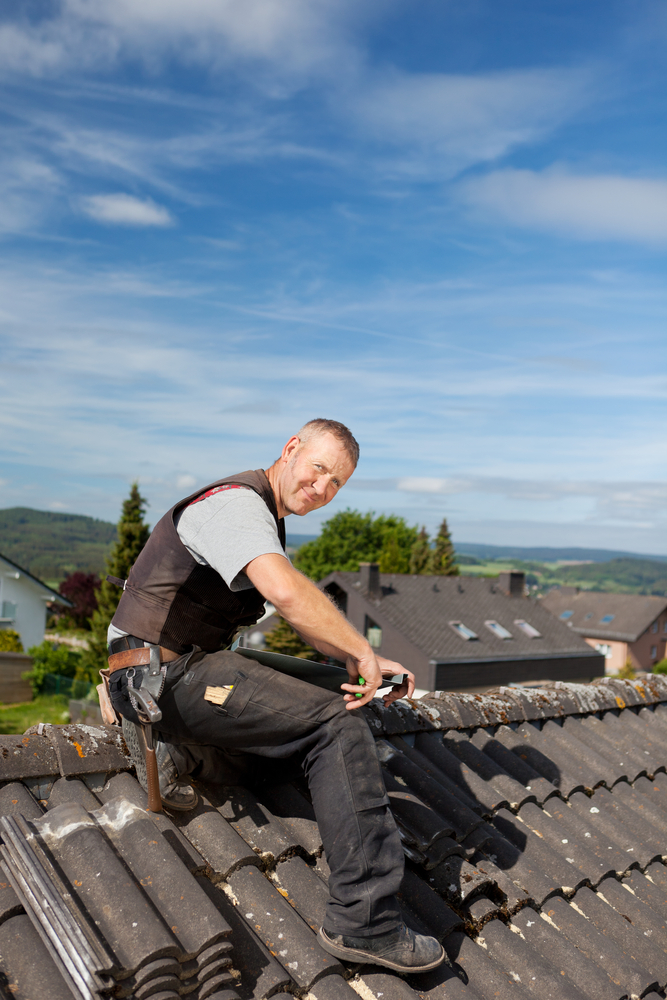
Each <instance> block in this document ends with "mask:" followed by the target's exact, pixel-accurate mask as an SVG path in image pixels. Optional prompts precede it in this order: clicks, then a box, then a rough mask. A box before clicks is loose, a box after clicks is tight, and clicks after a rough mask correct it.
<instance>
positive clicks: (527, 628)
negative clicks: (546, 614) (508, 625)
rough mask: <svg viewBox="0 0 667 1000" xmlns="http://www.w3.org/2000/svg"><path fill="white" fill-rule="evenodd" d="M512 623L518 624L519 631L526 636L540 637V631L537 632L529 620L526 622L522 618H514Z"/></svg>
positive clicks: (531, 637) (530, 637)
mask: <svg viewBox="0 0 667 1000" xmlns="http://www.w3.org/2000/svg"><path fill="white" fill-rule="evenodd" d="M514 624H515V625H518V626H519V628H520V629H521V631H522V632H523V633H524V634H525V635H527V636H528V638H529V639H541V638H542V633H541V632H538V631H537V629H536V628H535V626H534V625H531V624H530V622H526V621H524V620H523V618H515V619H514Z"/></svg>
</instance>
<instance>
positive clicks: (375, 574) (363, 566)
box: [359, 562, 382, 600]
mask: <svg viewBox="0 0 667 1000" xmlns="http://www.w3.org/2000/svg"><path fill="white" fill-rule="evenodd" d="M359 582H360V583H361V589H362V590H363V591H366V593H367V594H368V596H369V597H371V598H373V600H377V599H378V598H380V597H382V590H381V587H380V566H379V564H378V563H363V562H362V563H359Z"/></svg>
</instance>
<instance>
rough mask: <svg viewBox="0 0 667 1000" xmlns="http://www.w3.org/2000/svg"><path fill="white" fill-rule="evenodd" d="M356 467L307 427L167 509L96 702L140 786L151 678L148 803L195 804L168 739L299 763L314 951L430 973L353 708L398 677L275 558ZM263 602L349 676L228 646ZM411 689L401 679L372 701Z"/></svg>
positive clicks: (132, 583)
mask: <svg viewBox="0 0 667 1000" xmlns="http://www.w3.org/2000/svg"><path fill="white" fill-rule="evenodd" d="M358 457H359V446H358V445H357V442H356V441H355V439H354V437H353V436H352V434H351V433H350V431H349V430H348V429H347V427H345V426H343V425H342V424H340V423H338V422H337V421H333V420H311V421H309V422H308V423H307V424H306V425H305V426H304V427H302V428H301V430H300V431H299V433H298V434H295V435H294V436H293V437H291V438H290V439H289V441H288V442H287V444H286V445H285V447H284V448H283V450H282V453H281V455H280V458H279V459H277V461H276V462H274V464H273V465H272V466H271V467H270V468H269V469H267V470H266V472H264V471H263V470H261V469H258V470H256V471H254V472H243V473H240V474H239V475H235V476H229V477H227V478H225V479H222V480H219V481H218V482H216V483H213V484H211V485H210V486H208V487H206V488H205V489H204V490H199V491H198V492H197V493H195V494H193V495H192V496H190V497H187V498H186V499H185V500H182V501H180V502H179V503H177V504H176V505H175V506H174V507H172V509H171V510H170V511H168V512H167V514H165V515H164V517H163V518H162V519H161V520H160V521H159V522H158V524H157V525H156V526H155V528H154V530H153V532H152V534H151V536H150V538H149V540H148V542H147V544H146V546H145V547H144V549H143V551H142V552H141V554H140V556H139V558H138V559H137V561H136V563H135V564H134V566H133V568H132V570H131V572H130V575H129V578H128V580H127V584H126V587H125V590H124V591H123V595H122V597H121V600H120V603H119V606H118V610H117V612H116V614H115V616H114V618H113V622H112V624H111V626H110V628H109V649H110V652H111V654H113V655H112V657H111V659H110V667H111V669H112V671H113V672H112V673H111V676H110V692H111V698H112V702H113V705H114V708H115V709H116V711H117V712H118V713H119V714H120V715H121V716H122V718H123V730H124V732H125V734H126V739H127V741H128V744H129V745H130V748H131V750H132V751H133V759H134V762H135V764H136V766H137V774H138V776H139V778H140V780H142V779H143V783H144V786H145V783H146V766H145V763H144V760H143V758H142V755H141V754H140V752H139V746H140V743H139V742H138V739H137V736H136V734H135V727H136V724H137V723H138V722H139V716H138V715H137V712H136V709H137V701H138V699H137V690H138V689H142V685H144V683H147V680H146V679H147V678H148V677H149V675H150V679H151V682H152V683H153V689H152V690H153V694H154V697H155V699H156V700H158V703H159V712H157V714H156V718H157V717H158V716H159V714H160V712H161V718H160V720H159V721H158V722H156V723H155V729H156V731H157V735H158V737H159V740H160V741H161V742H159V743H158V751H157V752H158V759H159V763H160V769H159V775H160V795H161V796H162V801H163V802H164V803H165V804H166V805H167V806H168V807H169V808H175V809H179V808H180V809H189V808H192V806H194V805H195V804H196V801H197V796H196V793H195V791H194V789H193V788H192V787H191V786H190V785H189V784H187V783H186V782H183V781H182V780H179V775H178V773H177V771H176V768H175V765H174V763H173V760H172V755H170V753H169V750H170V748H171V749H172V753H173V758H175V759H176V760H179V746H178V745H179V744H181V745H183V744H185V745H187V744H203V745H204V746H209V747H210V746H212V747H219V748H221V749H223V750H235V751H243V752H245V753H250V754H256V755H258V756H260V757H271V758H283V759H284V758H288V757H292V756H293V755H298V759H299V761H300V762H301V765H302V767H303V771H304V774H305V776H306V779H307V781H308V786H309V790H310V795H311V798H312V802H313V807H314V810H315V814H316V817H317V822H318V825H319V829H320V833H321V836H322V841H323V845H324V850H325V853H326V859H327V863H328V865H329V867H330V870H331V876H330V879H329V892H330V898H329V901H328V904H327V908H326V914H325V917H324V924H323V927H322V929H321V931H320V943H321V944H322V947H323V948H325V949H326V950H327V951H328V952H330V953H331V954H333V955H335V956H337V957H338V958H343V959H348V960H350V961H356V962H359V961H361V962H364V961H367V962H372V963H374V964H379V965H384V966H387V967H389V968H391V969H395V970H397V971H406V972H407V971H412V972H415V971H425V970H426V969H431V968H434V967H435V966H436V965H439V964H440V962H441V961H442V960H443V958H444V951H443V949H442V947H441V946H440V945H439V943H438V942H437V941H436V940H435V939H434V938H431V937H425V936H423V935H420V934H417V933H415V932H414V931H413V930H412V929H410V928H408V927H407V926H406V925H405V923H403V921H402V918H401V914H400V909H399V905H398V902H397V900H396V895H395V894H396V892H397V891H398V888H399V886H400V883H401V880H402V877H403V851H402V848H401V843H400V839H399V835H398V831H397V829H396V825H395V823H394V819H393V817H392V815H391V812H390V809H389V800H388V798H387V794H386V792H385V788H384V784H383V780H382V773H381V770H380V766H379V763H378V759H377V756H376V753H375V743H374V740H373V738H372V736H371V733H370V730H369V728H368V725H367V723H366V720H365V718H364V716H363V714H362V713H360V712H358V711H356V710H357V709H358V708H360V707H361V706H362V705H365V704H367V703H368V702H369V701H370V700H371V698H373V697H374V695H375V693H376V691H377V690H378V687H379V686H380V684H381V681H382V677H383V676H385V677H390V676H393V675H395V674H397V673H403V672H404V669H403V667H401V666H400V664H397V663H393V662H391V661H389V660H385V659H383V658H382V657H380V656H377V655H376V654H375V652H374V651H373V649H372V648H371V646H370V645H369V643H368V642H367V640H366V639H365V638H364V636H362V635H360V634H359V633H358V632H357V631H356V629H354V628H353V627H352V626H351V625H350V623H349V622H348V621H347V619H346V618H345V617H344V616H343V615H342V614H340V612H339V611H338V610H337V608H336V607H335V606H334V604H333V603H332V602H331V601H330V600H329V599H328V598H327V596H326V595H325V594H323V593H322V592H321V591H320V590H318V588H317V587H316V586H315V585H314V584H313V583H312V582H311V581H310V580H308V579H307V578H306V577H305V576H303V575H302V574H301V573H299V572H298V571H297V570H296V569H294V567H293V566H292V564H291V563H290V561H289V559H287V557H286V555H285V551H284V546H285V528H284V520H283V519H284V518H285V517H286V516H287V515H288V514H296V515H298V516H302V515H304V514H307V513H308V512H309V511H311V510H317V509H318V508H319V507H323V506H324V505H325V504H327V503H329V502H330V501H331V500H332V499H333V498H334V497H335V496H336V494H337V493H338V491H339V490H340V489H342V487H343V486H344V485H345V483H346V482H347V480H348V479H349V478H350V476H351V475H352V473H353V472H354V470H355V467H356V465H357V461H358ZM266 600H268V601H270V602H271V603H272V604H273V605H274V606H275V608H276V610H277V611H278V613H279V614H280V615H282V616H283V617H284V618H285V619H286V620H287V621H288V622H289V623H290V624H291V625H292V626H293V627H294V629H296V631H297V632H298V633H299V634H300V635H301V636H302V638H303V639H304V640H305V641H306V642H308V643H310V644H311V645H312V646H314V647H315V648H316V649H318V650H319V651H320V652H321V653H324V654H325V655H327V656H331V657H334V658H335V659H337V660H341V661H342V662H344V663H345V664H346V666H347V670H348V674H349V677H350V680H349V683H346V684H343V685H342V689H343V691H344V693H343V694H342V695H339V694H335V693H332V692H329V691H325V690H322V689H321V688H319V687H316V686H314V685H312V684H308V683H306V682H304V681H301V680H298V679H296V678H294V677H290V676H287V675H285V674H282V673H278V672H277V671H275V670H272V669H271V668H269V667H266V666H264V665H262V664H260V663H258V662H255V661H254V660H250V659H247V658H246V657H243V656H241V655H239V654H238V653H234V652H231V651H230V650H229V649H228V648H226V647H228V646H229V645H230V643H231V642H232V639H233V637H234V634H235V633H236V631H237V629H238V628H239V627H240V626H247V625H251V624H253V623H254V622H256V621H257V619H258V618H259V617H260V616H261V615H262V613H263V611H264V602H265V601H266ZM146 647H149V649H151V647H152V649H151V653H149V652H148V651H147V649H146ZM119 654H122V656H123V657H124V658H125V659H123V658H121V656H119ZM149 656H151V657H152V658H151V661H150V666H149V663H148V662H147V661H148V657H149ZM135 660H136V664H135ZM112 661H115V662H112ZM130 661H131V662H130ZM121 664H124V665H123V666H121ZM128 668H129V669H128ZM359 677H362V678H364V680H365V684H364V685H361V684H360V683H359ZM155 685H157V686H155ZM128 688H129V689H128ZM413 689H414V677H413V676H412V674H410V673H407V680H406V681H405V682H404V683H403V684H402V685H400V686H395V687H394V688H393V689H392V690H391V692H390V693H389V694H387V695H385V696H384V701H385V703H386V704H389V703H390V702H391V701H393V700H395V699H396V698H400V697H405V696H406V695H408V696H409V695H411V694H412V691H413ZM149 690H150V686H149ZM132 692H134V694H133V693H132ZM359 695H360V696H361V697H359ZM149 701H150V697H149ZM158 804H159V800H158Z"/></svg>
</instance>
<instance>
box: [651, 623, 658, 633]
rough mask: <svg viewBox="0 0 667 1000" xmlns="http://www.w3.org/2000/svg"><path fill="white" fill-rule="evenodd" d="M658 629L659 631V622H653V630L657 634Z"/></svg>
mask: <svg viewBox="0 0 667 1000" xmlns="http://www.w3.org/2000/svg"><path fill="white" fill-rule="evenodd" d="M657 631H658V623H657V622H653V624H652V625H651V632H653V634H654V635H655V633H656V632H657Z"/></svg>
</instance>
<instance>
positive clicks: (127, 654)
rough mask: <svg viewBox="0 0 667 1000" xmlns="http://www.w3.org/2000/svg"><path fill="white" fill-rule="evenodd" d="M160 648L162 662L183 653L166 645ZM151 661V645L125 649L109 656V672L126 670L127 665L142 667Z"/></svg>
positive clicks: (174, 658) (167, 661)
mask: <svg viewBox="0 0 667 1000" xmlns="http://www.w3.org/2000/svg"><path fill="white" fill-rule="evenodd" d="M157 648H158V649H159V650H160V663H169V662H170V661H171V660H176V659H178V657H179V656H182V655H183V654H182V653H175V652H174V651H173V649H167V647H166V646H158V647H157ZM150 662H151V647H150V646H140V647H139V648H138V649H123V650H121V652H120V653H112V654H111V656H110V657H109V673H110V674H113V673H115V671H116V670H124V669H125V668H126V667H141V666H144V665H145V664H148V663H150Z"/></svg>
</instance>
